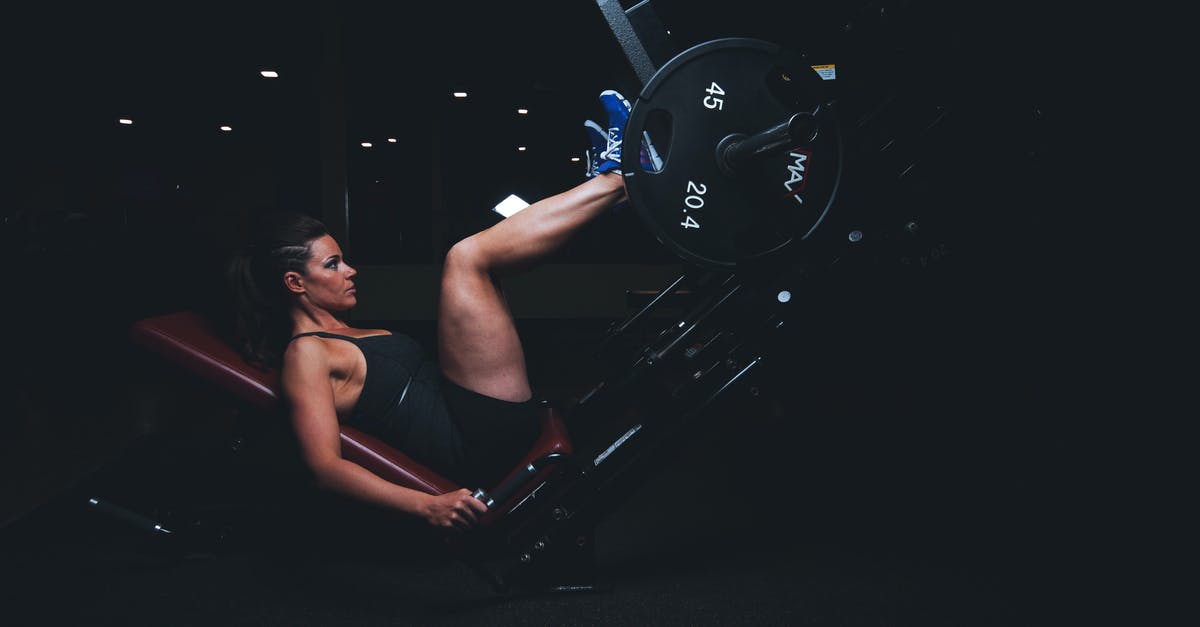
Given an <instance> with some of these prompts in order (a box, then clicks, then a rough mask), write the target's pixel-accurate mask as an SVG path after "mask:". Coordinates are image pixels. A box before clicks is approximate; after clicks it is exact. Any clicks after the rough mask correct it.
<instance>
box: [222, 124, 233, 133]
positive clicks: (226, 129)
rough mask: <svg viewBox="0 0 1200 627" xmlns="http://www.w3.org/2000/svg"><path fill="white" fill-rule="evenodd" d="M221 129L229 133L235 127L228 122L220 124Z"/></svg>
mask: <svg viewBox="0 0 1200 627" xmlns="http://www.w3.org/2000/svg"><path fill="white" fill-rule="evenodd" d="M220 129H221V130H222V131H225V132H226V133H228V132H229V131H232V130H233V127H232V126H229V125H228V124H222V125H221V126H220Z"/></svg>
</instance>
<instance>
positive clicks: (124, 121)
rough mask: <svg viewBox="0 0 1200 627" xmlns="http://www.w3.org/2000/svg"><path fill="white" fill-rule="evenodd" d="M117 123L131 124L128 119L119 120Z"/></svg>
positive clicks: (131, 121)
mask: <svg viewBox="0 0 1200 627" xmlns="http://www.w3.org/2000/svg"><path fill="white" fill-rule="evenodd" d="M117 122H118V123H120V124H133V120H130V119H129V118H121V119H119V120H117Z"/></svg>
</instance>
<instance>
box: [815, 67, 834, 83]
mask: <svg viewBox="0 0 1200 627" xmlns="http://www.w3.org/2000/svg"><path fill="white" fill-rule="evenodd" d="M812 69H813V70H815V71H816V73H817V74H818V75H820V77H821V79H822V80H826V81H831V80H833V79H835V78H837V66H836V65H834V64H832V63H830V64H829V65H814V66H812Z"/></svg>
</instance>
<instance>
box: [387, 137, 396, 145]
mask: <svg viewBox="0 0 1200 627" xmlns="http://www.w3.org/2000/svg"><path fill="white" fill-rule="evenodd" d="M388 143H389V144H394V143H396V138H395V137H389V138H388Z"/></svg>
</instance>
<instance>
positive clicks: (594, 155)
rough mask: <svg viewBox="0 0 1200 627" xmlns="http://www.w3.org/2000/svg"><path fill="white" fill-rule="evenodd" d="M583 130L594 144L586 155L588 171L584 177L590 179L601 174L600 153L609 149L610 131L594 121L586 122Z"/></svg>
mask: <svg viewBox="0 0 1200 627" xmlns="http://www.w3.org/2000/svg"><path fill="white" fill-rule="evenodd" d="M583 128H584V129H585V130H586V131H587V135H588V139H589V140H591V142H592V147H591V149H589V150H588V151H587V152H586V153H585V155H584V157H586V159H587V164H586V166H587V171H586V172H584V176H585V177H587V178H589V179H590V178H592V177H593V176H596V175H597V174H599V173H600V172H599V171H598V170H599V169H600V153H602V152H604V151H605V150H606V149H607V148H608V131H605V130H604V127H603V126H600V125H599V124H597V123H596V122H594V121H592V120H584V121H583Z"/></svg>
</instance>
